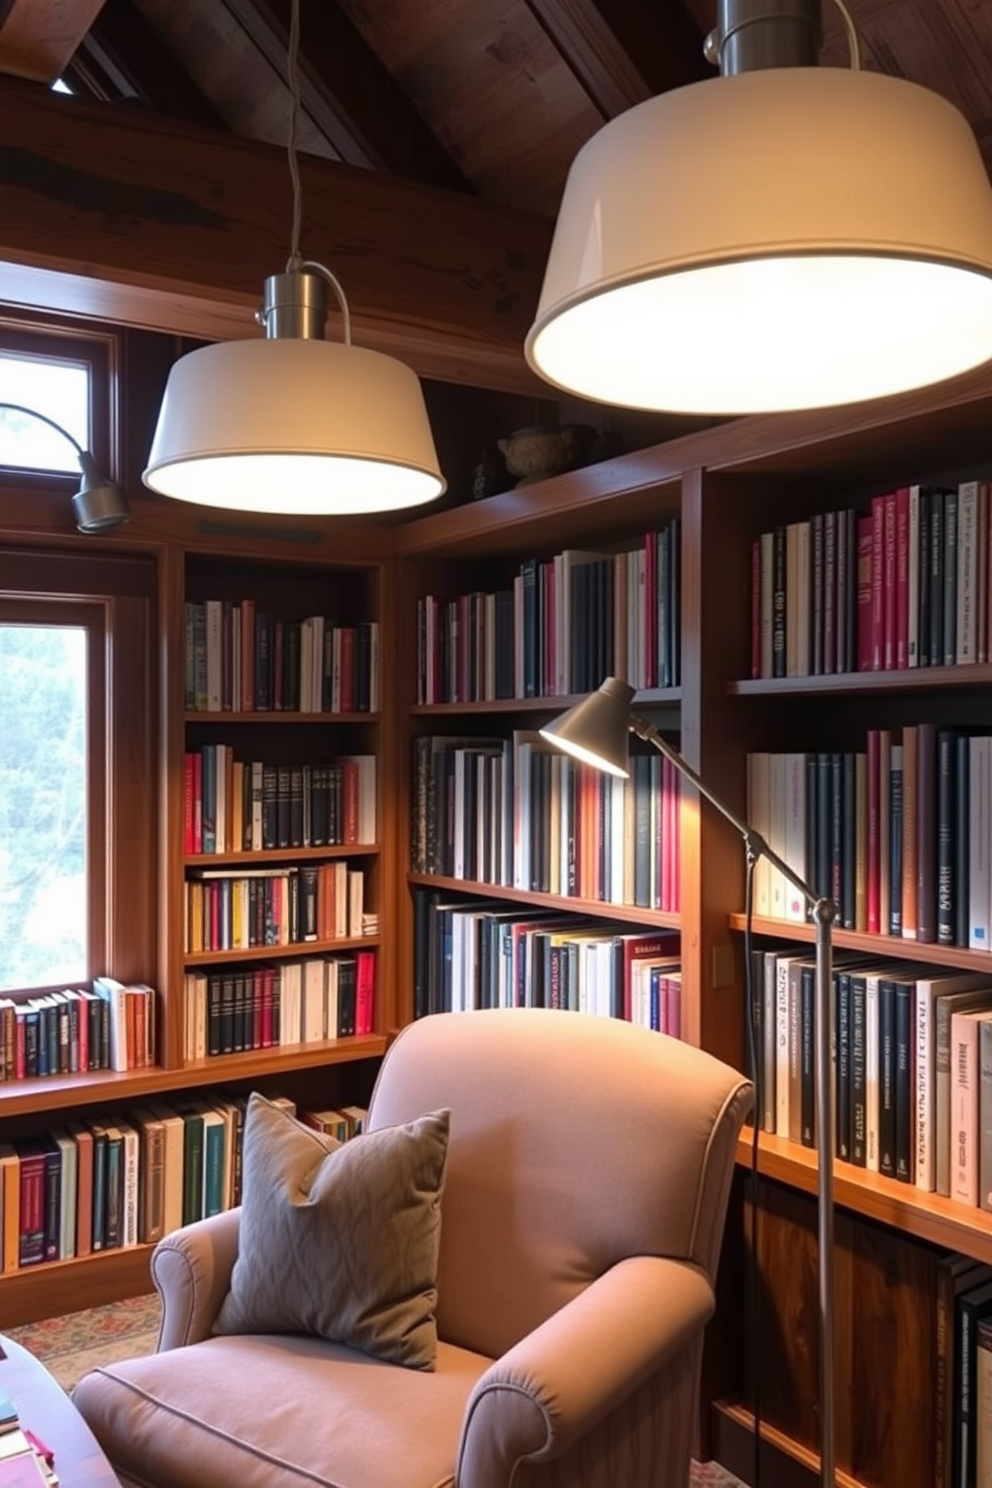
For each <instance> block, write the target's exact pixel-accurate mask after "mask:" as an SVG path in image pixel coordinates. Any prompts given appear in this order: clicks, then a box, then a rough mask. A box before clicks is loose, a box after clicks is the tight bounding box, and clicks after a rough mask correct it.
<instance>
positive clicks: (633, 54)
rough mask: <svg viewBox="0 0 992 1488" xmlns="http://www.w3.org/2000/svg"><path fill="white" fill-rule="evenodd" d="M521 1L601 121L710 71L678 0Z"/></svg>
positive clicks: (699, 38)
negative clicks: (649, 1)
mask: <svg viewBox="0 0 992 1488" xmlns="http://www.w3.org/2000/svg"><path fill="white" fill-rule="evenodd" d="M526 3H527V5H528V7H529V9H530V11H531V13H532V15H533V16H534V17H535V19H536V20H537V21H538V23H539V24H540V26H541V27H542V28H543V30H544V31H545V32H546V34H547V35H548V37H549V38H550V40H551V41H552V42H553V44H554V46H555V48H556V49H557V50H558V52H560V53H561V55H562V57H563V58H564V59H565V61H566V63H567V64H568V66H569V68H570V69H571V71H572V73H573V74H574V76H575V77H576V79H577V80H578V82H579V83H580V84H581V85H582V87H583V88H584V89H585V92H586V93H587V95H588V97H589V99H590V100H591V102H592V103H593V104H594V105H595V106H596V107H597V108H598V109H599V111H600V113H601V114H602V116H603V119H604V121H606V120H608V119H614V118H616V116H617V114H622V113H624V112H625V111H626V110H627V109H629V108H633V106H634V105H635V104H638V103H643V102H644V101H645V99H647V98H650V97H652V96H653V95H654V94H656V93H664V92H666V91H667V90H668V89H669V88H677V87H680V86H681V85H682V84H683V83H692V82H697V81H698V80H699V79H701V78H704V77H707V76H712V72H713V70H712V68H710V67H708V65H707V63H706V61H705V59H704V57H703V51H702V38H701V37H700V36H698V35H697V34H696V28H695V25H694V23H693V21H692V20H691V18H690V17H689V16H688V15H687V14H686V13H685V11H684V10H683V9H682V7H681V6H680V5H678V4H677V3H676V0H668V3H667V4H654V5H644V4H643V0H526ZM635 58H636V61H635V60H634V59H635Z"/></svg>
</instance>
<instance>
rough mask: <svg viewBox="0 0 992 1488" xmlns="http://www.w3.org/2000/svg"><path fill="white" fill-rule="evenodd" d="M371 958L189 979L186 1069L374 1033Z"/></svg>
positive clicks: (238, 969) (284, 964) (228, 970)
mask: <svg viewBox="0 0 992 1488" xmlns="http://www.w3.org/2000/svg"><path fill="white" fill-rule="evenodd" d="M375 983H376V957H375V952H374V951H372V950H367V951H356V952H355V953H354V954H353V955H334V956H313V957H307V958H306V959H303V960H299V961H281V962H278V963H273V964H271V965H265V964H261V963H259V964H256V965H252V966H226V967H224V968H223V970H219V971H214V972H202V971H187V972H186V974H185V976H184V978H183V1005H184V1013H185V1025H184V1027H185V1037H186V1043H185V1056H186V1059H187V1060H188V1061H194V1062H195V1061H196V1060H199V1059H206V1058H210V1057H213V1056H217V1055H222V1054H241V1053H244V1052H246V1051H248V1050H252V1049H273V1048H287V1047H292V1046H295V1045H298V1044H312V1043H320V1042H322V1041H323V1040H325V1039H334V1038H351V1037H353V1036H356V1035H363V1034H368V1033H371V1032H372V1031H373V1028H374V1025H375Z"/></svg>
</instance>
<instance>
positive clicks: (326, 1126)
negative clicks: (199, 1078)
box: [0, 1091, 365, 1274]
mask: <svg viewBox="0 0 992 1488" xmlns="http://www.w3.org/2000/svg"><path fill="white" fill-rule="evenodd" d="M270 1099H276V1100H278V1101H279V1103H280V1104H281V1105H283V1106H284V1107H285V1108H286V1109H287V1110H288V1111H289V1112H290V1114H291V1115H295V1116H296V1117H297V1119H298V1120H301V1121H303V1122H305V1123H306V1124H307V1125H309V1126H312V1127H314V1128H315V1129H316V1130H320V1131H325V1132H329V1133H330V1134H331V1135H333V1136H335V1137H336V1138H337V1139H338V1140H341V1141H343V1140H346V1139H347V1138H348V1137H350V1136H352V1135H354V1134H355V1133H356V1132H357V1131H358V1130H360V1127H361V1122H362V1120H363V1119H364V1116H365V1112H364V1110H363V1109H362V1108H360V1107H357V1106H352V1107H344V1108H341V1109H340V1110H334V1111H331V1110H328V1111H312V1112H311V1111H306V1110H299V1111H298V1110H297V1109H296V1107H295V1105H294V1103H293V1102H292V1101H290V1100H288V1099H287V1098H286V1097H270ZM247 1104H248V1097H247V1095H244V1094H241V1093H238V1094H233V1093H228V1092H223V1091H221V1092H209V1093H207V1094H205V1095H195V1096H194V1095H191V1096H188V1097H186V1098H184V1099H176V1100H172V1101H169V1102H167V1103H155V1104H149V1105H143V1106H136V1107H134V1108H132V1109H129V1110H126V1111H121V1112H117V1111H114V1112H100V1113H96V1114H94V1115H91V1116H86V1117H83V1116H76V1117H71V1118H69V1119H68V1120H66V1121H65V1122H64V1123H63V1124H62V1125H60V1126H57V1127H55V1128H53V1129H52V1130H51V1131H48V1132H45V1133H44V1134H42V1135H41V1136H37V1137H25V1138H22V1139H19V1140H15V1141H13V1142H3V1143H0V1248H2V1260H0V1268H2V1271H3V1272H4V1273H5V1274H6V1273H10V1272H13V1271H18V1270H22V1269H24V1268H25V1267H29V1266H35V1265H39V1264H42V1263H44V1262H46V1261H66V1260H71V1259H73V1258H74V1257H76V1256H87V1255H91V1254H92V1253H94V1252H97V1251H102V1250H116V1249H126V1248H128V1247H131V1246H135V1245H139V1244H153V1243H155V1242H156V1241H158V1240H161V1239H162V1237H163V1235H166V1234H169V1233H171V1231H173V1230H177V1229H179V1228H180V1226H182V1225H185V1224H191V1223H193V1221H195V1220H197V1219H203V1218H205V1217H207V1216H209V1215H212V1214H218V1213H220V1212H222V1211H223V1210H225V1209H230V1208H232V1207H234V1206H235V1205H236V1204H239V1203H240V1202H241V1155H242V1154H241V1141H242V1131H243V1127H244V1114H245V1110H246V1108H247Z"/></svg>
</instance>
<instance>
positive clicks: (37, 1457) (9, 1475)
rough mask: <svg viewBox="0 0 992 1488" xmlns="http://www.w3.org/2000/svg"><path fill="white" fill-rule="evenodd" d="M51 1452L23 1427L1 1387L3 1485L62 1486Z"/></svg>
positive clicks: (0, 1485)
mask: <svg viewBox="0 0 992 1488" xmlns="http://www.w3.org/2000/svg"><path fill="white" fill-rule="evenodd" d="M58 1481H59V1479H58V1474H57V1473H56V1471H55V1467H54V1460H53V1457H52V1454H51V1452H50V1451H49V1450H48V1448H47V1447H45V1446H44V1444H43V1443H42V1442H40V1441H39V1440H38V1438H37V1437H36V1436H35V1435H34V1434H33V1432H30V1431H28V1430H26V1429H25V1428H24V1427H22V1425H21V1422H20V1417H19V1416H18V1414H17V1409H16V1407H15V1405H14V1403H13V1401H12V1400H11V1398H10V1396H9V1395H7V1394H6V1393H5V1392H4V1391H3V1390H0V1488H58Z"/></svg>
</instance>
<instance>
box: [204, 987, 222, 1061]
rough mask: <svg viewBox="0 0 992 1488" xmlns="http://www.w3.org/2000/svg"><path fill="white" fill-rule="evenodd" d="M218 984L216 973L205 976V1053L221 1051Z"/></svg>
mask: <svg viewBox="0 0 992 1488" xmlns="http://www.w3.org/2000/svg"><path fill="white" fill-rule="evenodd" d="M220 984H221V978H220V976H218V975H217V974H216V973H214V974H212V975H211V976H208V977H207V1053H208V1054H211V1055H214V1054H219V1053H220V1052H221V1047H220Z"/></svg>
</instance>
